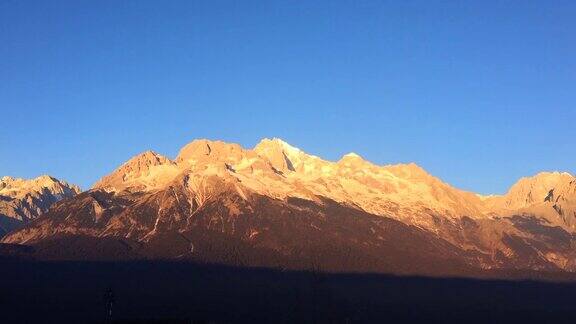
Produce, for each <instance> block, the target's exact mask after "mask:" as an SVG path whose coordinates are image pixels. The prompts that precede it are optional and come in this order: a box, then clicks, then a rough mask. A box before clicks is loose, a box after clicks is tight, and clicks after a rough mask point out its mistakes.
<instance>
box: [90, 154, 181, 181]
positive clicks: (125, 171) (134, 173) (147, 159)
mask: <svg viewBox="0 0 576 324" xmlns="http://www.w3.org/2000/svg"><path fill="white" fill-rule="evenodd" d="M173 165H174V162H173V161H172V160H170V159H169V158H167V157H165V156H163V155H160V154H158V153H156V152H154V151H150V150H148V151H145V152H143V153H140V154H138V155H136V156H134V157H133V158H131V159H130V160H128V161H127V162H125V163H124V164H122V165H121V166H120V167H119V168H118V169H116V170H115V171H114V172H112V173H111V174H110V175H108V176H105V177H103V178H102V179H100V180H99V181H98V182H97V183H96V184H94V187H93V188H113V189H114V190H118V191H120V190H123V189H126V188H128V187H130V186H131V185H133V184H134V183H135V182H136V181H137V180H138V179H140V178H143V177H148V176H151V175H155V174H152V170H154V169H158V168H160V167H163V166H166V167H170V166H173Z"/></svg>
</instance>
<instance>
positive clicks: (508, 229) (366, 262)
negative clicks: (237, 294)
mask: <svg viewBox="0 0 576 324" xmlns="http://www.w3.org/2000/svg"><path fill="white" fill-rule="evenodd" d="M575 188H576V182H575V179H574V177H572V176H571V175H569V174H566V173H562V174H560V173H543V174H540V175H537V176H536V177H534V178H528V179H522V180H521V181H519V182H518V184H516V185H514V186H513V187H512V188H511V189H510V191H509V192H508V193H507V194H506V195H504V196H490V197H483V196H480V195H477V194H474V193H471V192H466V191H462V190H459V189H456V188H454V187H452V186H450V185H449V184H447V183H444V182H443V181H441V180H440V179H438V178H436V177H434V176H432V175H430V174H428V173H427V172H426V171H425V170H423V169H422V168H421V167H419V166H417V165H416V164H399V165H384V166H379V165H375V164H373V163H371V162H369V161H366V160H364V159H363V158H362V157H360V156H359V155H358V154H355V153H350V154H346V155H345V156H343V157H342V158H341V159H340V160H338V161H326V160H323V159H321V158H319V157H317V156H314V155H309V154H307V153H305V152H303V151H301V150H300V149H298V148H295V147H293V146H291V145H289V144H288V143H286V142H284V141H282V140H280V139H264V140H262V141H261V142H260V143H258V144H257V145H256V146H255V147H254V148H253V149H245V148H242V147H241V146H240V145H238V144H229V143H224V142H221V141H209V140H196V141H193V142H191V143H190V144H188V145H186V146H184V147H183V148H182V149H181V150H180V152H179V154H178V156H177V157H176V158H175V159H173V160H172V159H169V158H167V157H164V156H161V155H159V154H157V153H155V152H151V151H148V152H145V153H142V154H140V155H138V156H136V157H134V158H132V159H130V160H128V161H127V162H126V163H125V164H123V165H122V166H120V167H119V168H118V169H117V170H115V171H113V172H112V173H111V174H110V175H108V176H105V177H103V178H102V179H101V180H100V181H98V182H97V183H96V184H95V185H94V187H93V188H92V189H91V190H89V191H88V192H85V193H82V194H80V195H78V196H76V197H74V198H73V199H69V200H66V201H63V202H61V203H57V204H56V205H55V206H54V208H52V209H51V211H50V212H49V213H47V214H46V215H45V216H44V217H41V218H40V219H38V220H36V221H34V222H33V223H31V224H30V225H29V226H26V228H24V229H22V230H19V231H16V232H13V233H11V234H10V235H8V236H7V237H6V238H5V239H4V242H8V243H24V244H32V245H35V246H37V247H38V248H39V249H40V250H41V251H43V253H44V255H46V256H49V257H51V258H70V257H71V255H74V257H75V258H77V257H78V255H81V256H82V257H85V258H92V257H97V258H105V259H106V258H124V257H127V258H157V257H160V258H184V259H194V260H203V261H209V262H224V263H242V264H246V265H266V266H270V265H272V266H283V267H284V266H291V267H306V266H307V265H309V264H310V263H311V262H312V263H319V264H321V265H322V266H323V267H326V268H327V269H333V270H363V271H368V270H370V271H388V272H398V273H429V272H434V273H444V274H445V273H448V272H453V273H458V272H460V273H463V272H466V271H476V270H480V269H535V270H558V269H564V270H575V269H576V263H575V261H574V260H575V256H576V252H575V251H574V249H573V248H572V247H573V246H574V243H575V239H576V238H575V235H574V233H573V224H574V220H575V219H576V214H574V211H575V210H576V208H575V206H576V204H575V201H576V191H575V190H576V189H575ZM70 239H74V240H75V242H88V241H90V242H97V244H101V245H103V247H102V248H101V249H98V251H99V252H98V253H97V255H95V254H94V253H95V250H94V249H93V248H90V245H86V244H84V243H82V244H81V243H78V244H73V245H72V244H68V243H67V244H66V246H67V249H79V250H78V251H76V250H74V251H73V253H72V252H71V253H67V249H61V248H58V249H56V248H53V247H54V246H61V244H60V243H58V242H61V241H63V240H70ZM78 240H80V241H78ZM93 240H96V241H93ZM95 244H96V243H95ZM51 247H52V248H51Z"/></svg>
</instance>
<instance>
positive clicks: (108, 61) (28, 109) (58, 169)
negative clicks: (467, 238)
mask: <svg viewBox="0 0 576 324" xmlns="http://www.w3.org/2000/svg"><path fill="white" fill-rule="evenodd" d="M574 17H576V2H574V1H429V0H426V1H247V0H242V1H219V0H210V1H191V0H190V1H142V0H133V1H117V0H113V1H105V0H98V1H79V0H71V1H56V0H52V1H20V0H2V1H0V175H11V176H18V177H35V176H38V175H40V174H50V175H53V176H56V177H59V178H63V179H65V180H68V181H70V182H74V183H77V184H79V185H81V186H82V187H83V188H87V187H89V186H90V185H91V184H92V183H93V182H95V181H96V180H97V179H98V178H99V177H101V176H102V175H104V174H106V173H109V172H110V171H111V170H113V169H114V168H115V167H116V166H118V165H119V164H121V163H122V162H124V161H125V160H127V159H128V158H130V157H131V156H133V155H135V154H137V153H139V152H141V151H144V150H147V149H153V150H155V151H157V152H160V153H163V154H166V155H168V156H170V157H174V156H175V155H176V154H177V151H178V150H179V148H180V147H182V146H183V145H184V144H186V143H187V142H189V141H191V140H192V139H194V138H210V139H222V140H225V141H231V142H237V143H240V144H242V145H243V146H245V147H252V146H253V145H254V144H256V143H257V142H258V141H259V140H260V139H261V138H263V137H280V138H283V139H284V140H286V141H287V142H289V143H291V144H293V145H294V146H297V147H300V148H302V149H303V150H305V151H307V152H309V153H312V154H315V155H319V156H321V157H324V158H326V159H331V160H337V159H339V158H340V156H341V155H343V154H345V153H347V152H349V151H355V152H357V153H359V154H360V155H362V156H364V157H365V158H366V159H368V160H371V161H373V162H375V163H378V164H389V163H398V162H412V161H413V162H416V163H418V164H419V165H421V166H422V167H424V168H425V169H427V170H428V171H429V172H430V173H432V174H433V175H436V176H438V177H440V178H442V179H443V180H445V181H447V182H448V183H451V184H453V185H455V186H457V187H460V188H463V189H467V190H473V191H477V192H481V193H503V192H505V191H506V190H507V188H508V187H509V186H510V185H511V184H512V183H513V182H515V181H516V180H517V179H518V178H519V177H522V176H525V175H532V174H534V173H536V172H538V171H542V170H564V171H569V172H572V173H574V172H576V150H575V148H576V145H575V139H576V105H575V103H576V19H575V18H574Z"/></svg>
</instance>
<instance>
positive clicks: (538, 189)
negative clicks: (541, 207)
mask: <svg viewBox="0 0 576 324" xmlns="http://www.w3.org/2000/svg"><path fill="white" fill-rule="evenodd" d="M572 180H574V177H573V176H572V175H571V174H570V173H568V172H557V171H555V172H540V173H538V174H536V175H534V176H531V177H524V178H521V179H520V180H519V181H518V182H516V183H515V184H514V185H513V186H512V187H511V188H510V190H509V191H508V193H506V196H505V201H504V206H505V208H508V209H518V208H525V207H529V206H531V205H534V204H537V203H541V202H543V201H544V199H545V198H546V197H547V195H548V194H549V192H550V190H552V189H554V188H556V187H558V186H559V185H562V184H563V183H565V182H570V181H572Z"/></svg>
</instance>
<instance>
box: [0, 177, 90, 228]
mask: <svg viewBox="0 0 576 324" xmlns="http://www.w3.org/2000/svg"><path fill="white" fill-rule="evenodd" d="M78 193H80V188H78V187H77V186H74V185H69V184H68V183H66V182H64V181H60V180H58V179H55V178H52V177H49V176H46V175H44V176H40V177H38V178H36V179H30V180H25V179H15V178H12V177H7V176H5V177H2V178H1V179H0V236H3V235H4V234H6V233H7V232H9V231H11V230H13V229H15V228H17V227H18V226H21V225H22V224H24V223H26V222H28V221H30V220H32V219H35V218H37V217H38V216H40V215H41V214H42V213H44V212H46V211H47V210H48V209H49V208H50V206H51V205H52V204H54V203H55V202H57V201H59V200H62V199H64V198H70V197H73V196H74V195H76V194H78Z"/></svg>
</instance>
